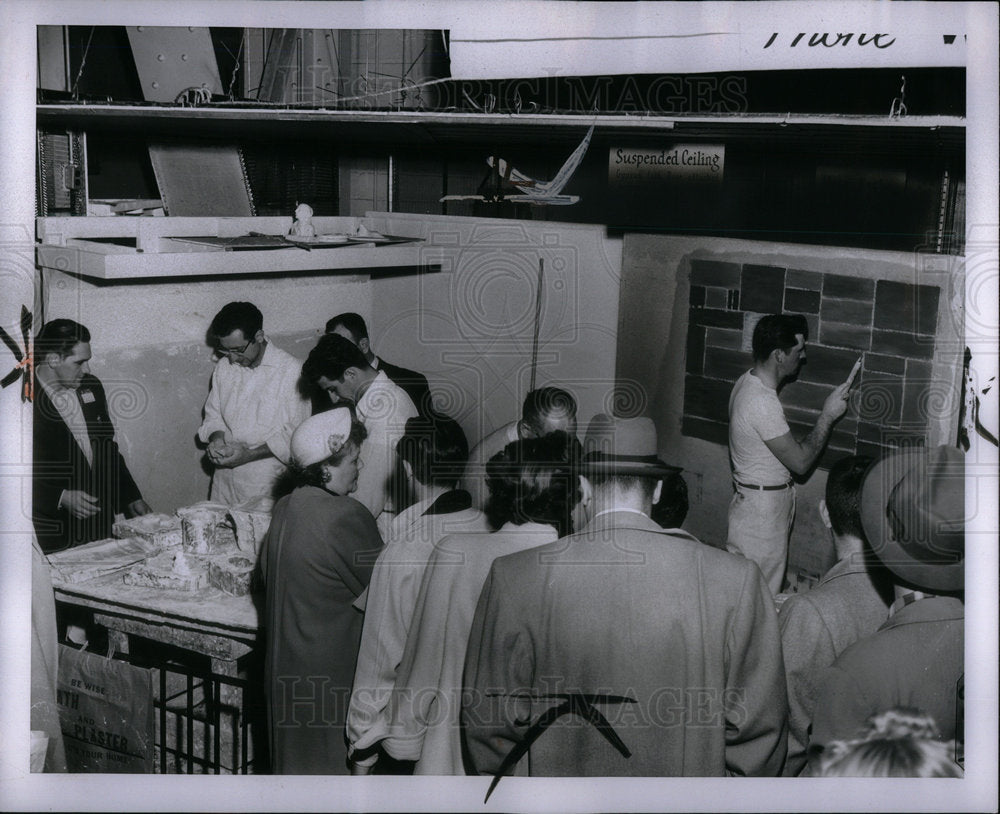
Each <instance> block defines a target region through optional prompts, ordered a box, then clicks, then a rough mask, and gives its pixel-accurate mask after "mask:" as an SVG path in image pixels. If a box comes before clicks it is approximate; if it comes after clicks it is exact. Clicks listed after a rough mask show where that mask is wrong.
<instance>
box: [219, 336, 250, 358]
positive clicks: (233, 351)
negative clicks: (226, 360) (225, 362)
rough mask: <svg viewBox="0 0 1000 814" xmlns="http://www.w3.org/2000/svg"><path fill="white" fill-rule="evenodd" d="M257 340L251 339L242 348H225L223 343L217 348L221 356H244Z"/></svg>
mask: <svg viewBox="0 0 1000 814" xmlns="http://www.w3.org/2000/svg"><path fill="white" fill-rule="evenodd" d="M255 341H256V340H254V339H251V340H250V341H249V342H247V343H246V344H245V345H244V346H243V347H242V348H224V347H222V346H221V345H220V346H219V347H217V348H216V349H215V352H216V353H217V354H218V355H219V356H242V355H243V354H244V353H246V349H247V348H249V347H250V346H251V345H252V344H253V343H254V342H255Z"/></svg>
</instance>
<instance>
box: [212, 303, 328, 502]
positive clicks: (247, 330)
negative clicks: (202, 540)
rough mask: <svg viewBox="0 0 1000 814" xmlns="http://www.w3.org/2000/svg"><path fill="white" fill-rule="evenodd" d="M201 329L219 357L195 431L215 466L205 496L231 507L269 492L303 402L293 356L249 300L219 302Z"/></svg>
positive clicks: (304, 413)
mask: <svg viewBox="0 0 1000 814" xmlns="http://www.w3.org/2000/svg"><path fill="white" fill-rule="evenodd" d="M208 332H209V334H210V336H211V337H212V338H213V339H214V341H215V344H216V354H217V355H218V356H219V357H221V358H220V359H219V361H218V363H217V364H216V366H215V371H214V372H213V373H212V385H211V390H210V391H209V394H208V400H207V401H206V402H205V417H204V420H203V421H202V423H201V427H199V428H198V437H199V438H200V439H201V440H202V441H203V442H205V443H206V444H208V448H207V450H206V454H207V455H208V460H209V462H210V463H211V464H212V465H213V466H214V467H215V471H214V472H213V474H212V491H211V499H212V500H216V501H219V502H222V503H227V504H229V505H231V506H232V505H237V504H239V503H243V502H245V501H247V500H249V499H251V498H254V497H259V496H260V495H270V494H272V491H273V489H274V486H275V484H276V481H277V480H278V478H279V477H280V476H281V475H282V473H283V472H284V471H285V466H286V464H287V463H288V458H289V443H290V441H291V437H292V432H294V430H295V428H296V427H297V426H298V425H299V424H300V423H301V422H302V421H304V420H305V419H306V418H308V417H309V402H308V401H307V400H306V399H304V398H303V397H302V395H301V394H300V392H299V388H298V380H299V375H300V371H301V367H302V365H301V362H299V360H298V359H296V358H295V357H294V356H291V355H289V354H288V353H285V351H283V350H282V349H281V348H279V347H277V346H276V345H274V344H273V343H272V342H270V340H268V338H267V336H266V335H265V334H264V331H263V317H262V315H261V313H260V310H259V309H258V308H257V307H256V306H255V305H253V304H252V303H249V302H231V303H229V304H227V305H225V306H224V307H223V308H222V310H221V311H219V313H218V314H216V315H215V318H214V319H213V320H212V324H211V326H210V327H209V331H208Z"/></svg>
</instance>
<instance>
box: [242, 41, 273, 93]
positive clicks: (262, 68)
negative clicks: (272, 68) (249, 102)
mask: <svg viewBox="0 0 1000 814" xmlns="http://www.w3.org/2000/svg"><path fill="white" fill-rule="evenodd" d="M274 31H275V29H273V28H272V29H271V30H270V32H269V33H268V35H267V46H266V47H265V48H264V61H263V63H261V66H260V84H259V85H257V87H255V88H247V95H248V96H249V95H250V94H251V93H253V92H254V91H256V93H257V97H256V98H257V100H258V101H260V89H261V87H262V86H263V84H264V72H265V71H266V70H267V61H268V60H269V59H270V58H271V44H272V43H273V42H274ZM268 101H270V100H268Z"/></svg>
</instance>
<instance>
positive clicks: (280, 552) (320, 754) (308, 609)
mask: <svg viewBox="0 0 1000 814" xmlns="http://www.w3.org/2000/svg"><path fill="white" fill-rule="evenodd" d="M381 547H382V538H381V537H380V536H379V533H378V528H377V527H376V526H375V519H374V518H373V517H372V516H371V513H370V512H369V511H368V510H367V509H366V508H365V507H364V506H362V505H361V504H360V503H358V502H357V501H356V500H354V499H353V498H350V497H340V496H337V495H333V494H330V493H329V492H327V491H326V490H324V489H319V488H317V487H315V486H303V487H300V488H298V489H296V490H295V491H294V492H292V493H291V494H290V495H287V496H285V497H283V498H282V499H281V500H279V501H278V502H277V504H275V507H274V513H273V515H272V519H271V526H270V528H269V530H268V533H267V537H266V539H265V542H264V545H263V547H262V549H261V553H260V566H261V571H262V572H263V575H264V580H265V584H266V586H267V587H266V591H267V593H266V600H265V611H264V628H265V638H266V650H265V662H264V678H265V686H266V691H267V701H268V729H269V731H270V744H271V769H272V771H273V772H274V773H275V774H348V765H347V742H346V740H345V733H344V726H345V724H346V721H347V705H348V702H349V700H350V697H351V684H352V682H353V680H354V668H355V666H356V664H357V658H358V644H359V643H360V641H361V623H362V615H361V612H360V611H358V610H357V609H356V608H354V607H353V606H352V603H353V602H354V600H355V599H357V598H358V596H359V595H360V594H361V592H362V591H363V590H364V589H365V587H366V586H367V585H368V581H369V580H370V579H371V574H372V567H373V566H374V565H375V560H376V559H377V558H378V553H379V550H380V549H381Z"/></svg>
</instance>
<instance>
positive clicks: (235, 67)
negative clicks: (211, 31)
mask: <svg viewBox="0 0 1000 814" xmlns="http://www.w3.org/2000/svg"><path fill="white" fill-rule="evenodd" d="M246 41H247V30H246V29H245V28H244V29H243V35H242V36H241V37H240V49H239V50H238V51H237V52H236V59H235V62H234V64H233V75H232V77H231V78H230V79H229V90H228V91H226V97H227V98H228V99H229V101H230V102H231V101H233V85H235V84H236V74H238V73H239V72H240V57H242V56H243V46H244V45H246ZM222 47H223V48H226V45H225V43H223V46H222ZM226 52H227V53H228V54H229V55H230V56H232V52H230V50H229V48H226Z"/></svg>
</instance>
